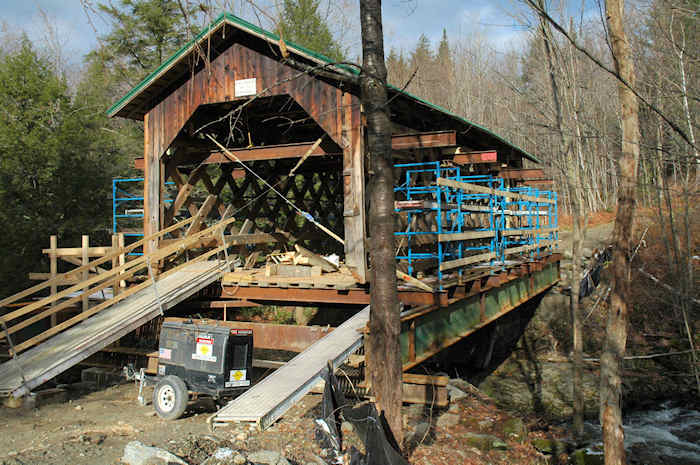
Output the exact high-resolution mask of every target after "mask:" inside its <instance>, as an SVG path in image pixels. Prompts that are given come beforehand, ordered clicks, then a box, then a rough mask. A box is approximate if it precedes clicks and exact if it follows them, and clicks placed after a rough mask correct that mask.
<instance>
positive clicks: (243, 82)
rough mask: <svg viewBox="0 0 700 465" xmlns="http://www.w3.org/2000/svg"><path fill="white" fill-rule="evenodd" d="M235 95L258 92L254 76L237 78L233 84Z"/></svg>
mask: <svg viewBox="0 0 700 465" xmlns="http://www.w3.org/2000/svg"><path fill="white" fill-rule="evenodd" d="M234 90H235V92H236V97H245V96H247V95H255V94H257V93H258V88H257V83H256V79H255V78H250V79H237V80H236V86H235V89H234Z"/></svg>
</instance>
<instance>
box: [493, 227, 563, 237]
mask: <svg viewBox="0 0 700 465" xmlns="http://www.w3.org/2000/svg"><path fill="white" fill-rule="evenodd" d="M557 231H559V228H540V229H504V230H503V231H501V236H525V235H528V234H547V233H552V232H557Z"/></svg>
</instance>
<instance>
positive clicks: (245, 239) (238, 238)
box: [161, 233, 277, 249]
mask: <svg viewBox="0 0 700 465" xmlns="http://www.w3.org/2000/svg"><path fill="white" fill-rule="evenodd" d="M179 241H180V239H163V240H162V241H161V245H162V246H163V247H167V246H169V245H172V244H175V243H177V242H179ZM271 242H277V238H276V237H275V236H274V235H272V234H268V233H255V234H230V235H226V246H228V247H231V246H234V245H241V246H243V245H251V244H268V243H271ZM220 244H221V236H217V237H208V238H203V239H201V240H199V241H197V242H194V243H193V244H192V245H191V246H190V247H191V248H194V249H196V248H199V247H216V246H217V245H220Z"/></svg>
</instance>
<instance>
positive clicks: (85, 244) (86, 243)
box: [82, 235, 90, 312]
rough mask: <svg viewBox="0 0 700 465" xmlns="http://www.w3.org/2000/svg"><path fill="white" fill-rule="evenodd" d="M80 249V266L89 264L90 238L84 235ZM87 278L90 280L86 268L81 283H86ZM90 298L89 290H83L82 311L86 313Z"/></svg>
mask: <svg viewBox="0 0 700 465" xmlns="http://www.w3.org/2000/svg"><path fill="white" fill-rule="evenodd" d="M82 249H83V261H82V265H87V264H88V263H89V262H90V258H89V254H88V252H89V249H90V236H87V235H84V236H83V241H82ZM88 278H90V270H89V269H88V268H86V269H85V270H84V271H83V281H87V280H88ZM89 297H90V290H89V289H83V311H84V312H85V311H87V309H88V298H89Z"/></svg>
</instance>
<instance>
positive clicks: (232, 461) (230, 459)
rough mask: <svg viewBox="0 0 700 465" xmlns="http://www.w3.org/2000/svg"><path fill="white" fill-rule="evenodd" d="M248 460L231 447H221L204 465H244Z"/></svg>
mask: <svg viewBox="0 0 700 465" xmlns="http://www.w3.org/2000/svg"><path fill="white" fill-rule="evenodd" d="M245 463H247V460H246V458H245V457H244V456H243V455H241V453H240V452H238V451H236V450H233V449H231V448H229V447H219V448H218V449H216V450H215V451H214V453H213V454H212V455H211V456H209V458H208V459H206V460H205V461H204V462H202V465H244V464H245Z"/></svg>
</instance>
